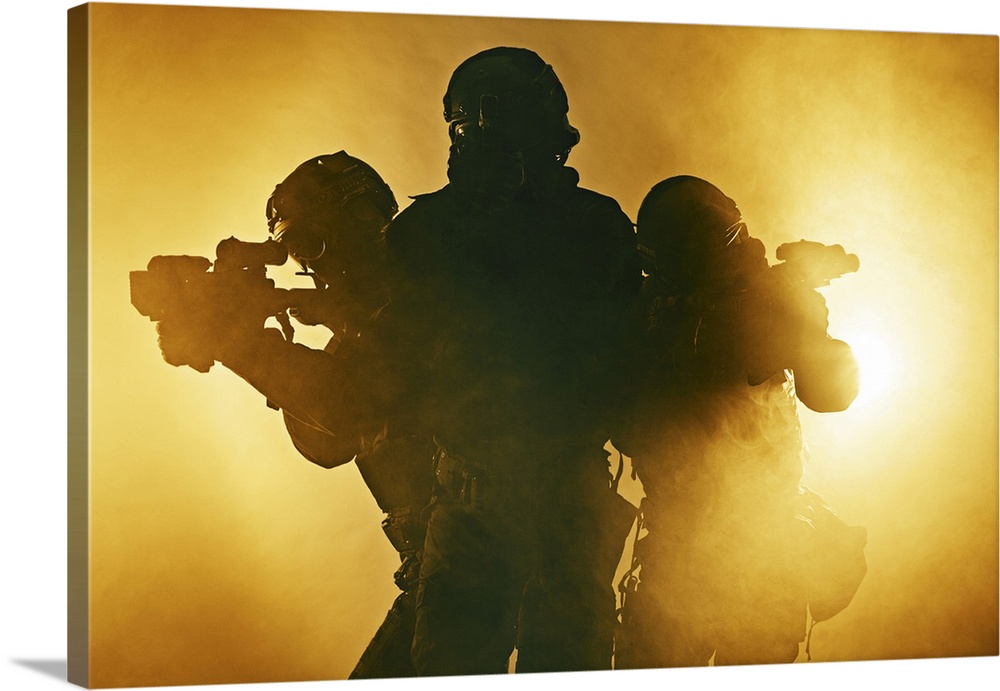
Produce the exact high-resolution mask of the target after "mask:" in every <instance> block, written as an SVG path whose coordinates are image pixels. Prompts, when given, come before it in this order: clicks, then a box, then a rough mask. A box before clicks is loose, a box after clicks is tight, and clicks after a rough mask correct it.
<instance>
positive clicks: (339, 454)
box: [159, 151, 435, 678]
mask: <svg viewBox="0 0 1000 691" xmlns="http://www.w3.org/2000/svg"><path fill="white" fill-rule="evenodd" d="M397 209H398V207H397V204H396V200H395V197H394V196H393V193H392V190H391V189H390V188H389V186H388V185H387V184H386V183H385V182H384V181H383V179H382V178H381V177H380V176H379V175H378V173H377V172H376V171H375V170H374V169H373V168H372V167H371V166H369V165H368V164H367V163H365V162H364V161H362V160H360V159H357V158H354V157H352V156H349V155H348V154H347V153H345V152H343V151H340V152H337V153H334V154H326V155H323V156H317V157H315V158H312V159H309V160H308V161H305V162H304V163H302V164H301V165H299V166H298V167H296V168H295V170H294V171H292V173H291V174H289V175H288V177H286V178H285V179H284V180H283V181H282V182H281V183H280V184H279V185H277V186H276V187H275V190H274V192H273V193H272V195H271V196H270V198H269V199H268V203H267V209H266V211H267V220H268V227H269V229H270V232H271V234H272V236H273V238H274V240H276V241H277V242H278V243H279V244H280V245H281V246H282V247H284V248H285V249H286V250H287V254H288V256H289V257H291V258H292V259H293V260H294V261H295V262H296V263H297V264H298V265H299V266H300V267H301V268H302V269H303V271H304V272H305V273H306V274H308V275H309V276H311V277H312V279H313V281H314V283H315V285H316V288H317V292H316V293H315V295H309V297H310V298H312V299H310V300H308V301H306V302H304V303H303V304H301V305H299V306H298V307H297V309H296V310H295V311H294V316H295V317H296V318H297V319H298V320H299V321H300V322H302V323H304V324H308V325H323V326H325V327H327V328H328V329H329V330H330V331H331V332H332V334H333V336H332V338H331V339H330V341H329V343H328V344H327V346H326V348H325V350H324V351H312V350H309V349H307V348H305V347H304V346H300V345H293V344H291V343H290V342H287V341H284V340H283V339H282V338H281V337H280V336H279V335H277V332H276V331H273V330H269V332H265V331H264V329H263V328H261V327H262V325H261V324H255V323H252V322H248V321H247V320H246V319H245V318H244V317H243V315H242V314H240V312H249V310H247V305H246V304H245V303H244V302H242V301H240V299H239V298H240V297H241V296H239V295H234V296H231V297H232V298H233V300H232V302H233V303H234V304H229V305H221V304H217V305H210V306H208V307H209V309H208V311H206V312H204V313H203V314H200V315H199V314H189V315H186V318H185V320H184V321H165V322H161V323H160V325H159V331H160V333H161V339H160V342H161V347H162V348H163V351H164V356H165V358H166V359H167V360H168V361H170V360H171V359H172V352H171V349H172V347H174V346H173V344H175V343H177V341H176V337H177V334H178V332H179V331H185V330H187V331H190V330H191V329H192V328H197V329H201V333H202V334H203V337H202V338H200V339H199V340H200V341H201V342H202V345H203V346H204V347H205V348H207V350H208V352H209V353H210V355H211V357H213V358H217V359H219V360H222V361H224V362H225V363H226V364H229V365H230V366H231V368H232V369H234V371H236V372H237V373H239V374H243V373H246V372H247V371H248V370H250V369H251V368H249V367H247V366H246V365H245V363H246V362H247V361H249V360H251V359H253V361H254V365H253V368H252V371H253V372H254V378H253V380H252V381H253V382H255V385H256V386H257V388H258V389H259V390H261V391H262V392H263V393H265V395H270V394H271V393H273V392H274V391H276V390H278V391H281V390H283V389H284V388H285V387H287V386H288V385H289V384H296V383H297V384H301V383H303V382H311V381H321V380H320V379H319V378H320V377H322V376H323V373H324V372H326V371H328V370H329V368H330V367H331V366H336V364H338V363H347V362H355V361H357V360H358V359H359V358H361V357H363V356H362V355H361V353H360V351H361V349H362V347H363V346H362V334H363V333H364V332H365V331H366V330H367V328H368V327H369V326H370V325H371V323H372V320H373V319H374V317H375V315H376V314H377V311H378V309H379V308H381V307H383V306H384V305H385V303H386V302H387V300H388V293H387V289H388V286H387V284H386V276H385V271H384V261H383V260H384V257H383V247H382V242H383V237H384V230H385V227H386V225H387V224H388V223H389V221H390V220H391V219H392V217H393V216H394V215H395V214H396V211H397ZM233 312H236V314H233ZM227 314H228V317H227ZM199 321H200V322H201V324H199V323H198V322H199ZM230 358H231V359H230ZM313 366H316V368H315V369H310V368H311V367H313ZM330 393H332V392H328V391H325V390H323V389H322V388H316V389H312V390H311V391H310V392H309V394H308V396H310V397H312V398H311V400H310V399H309V398H308V397H306V396H305V395H304V394H300V395H303V397H304V400H303V401H297V402H298V403H299V404H300V405H303V406H304V405H308V406H309V409H310V410H315V409H322V408H323V407H324V406H325V405H326V403H325V399H326V397H327V396H328V395H330ZM275 407H278V406H275ZM365 410H366V408H364V407H363V406H358V408H357V409H356V410H353V411H344V413H343V417H342V420H343V426H342V428H341V430H342V431H341V433H339V434H335V433H332V431H331V430H330V429H325V428H323V427H322V426H321V425H317V424H316V423H315V421H314V420H313V419H312V418H310V417H308V416H304V417H302V418H298V417H296V416H295V415H294V414H292V413H291V412H289V410H287V409H285V410H283V415H284V420H285V424H286V427H287V429H288V432H289V435H290V436H291V439H292V442H293V443H294V445H295V447H296V448H297V449H298V450H299V451H300V452H301V453H302V455H303V456H305V457H306V458H307V459H309V460H310V461H312V462H314V463H316V464H318V465H321V466H323V467H326V468H333V467H336V466H340V465H343V464H345V463H349V462H351V460H352V459H354V460H355V463H356V465H357V467H358V470H360V472H361V475H362V477H363V479H364V482H365V484H366V485H367V487H368V488H369V490H371V492H372V496H373V497H374V498H375V501H376V503H377V504H378V506H379V508H380V509H382V511H383V512H384V513H385V514H386V517H385V520H384V521H383V524H382V525H383V529H384V531H385V533H386V536H387V537H388V538H389V540H390V542H391V543H392V545H393V547H395V548H396V549H397V551H398V552H399V554H400V560H401V565H400V568H399V569H398V571H397V572H396V574H395V582H396V584H397V585H398V587H399V588H400V590H401V591H402V593H401V594H400V595H399V596H398V597H397V598H396V601H395V602H394V603H393V605H392V608H391V609H390V611H389V612H388V614H387V615H386V619H385V621H384V622H383V623H382V625H381V627H380V628H379V630H378V632H377V633H376V635H375V637H374V638H373V640H372V641H371V643H370V644H369V646H368V648H367V649H366V650H365V652H364V654H363V655H362V657H361V660H360V661H359V662H358V664H357V666H356V667H355V669H354V671H353V672H352V674H351V677H352V678H384V677H401V676H413V675H414V674H415V671H414V669H413V665H412V663H411V661H410V648H411V645H412V641H413V625H414V612H415V596H416V584H417V573H418V571H419V563H420V552H421V550H422V548H423V541H424V532H425V525H424V522H423V520H422V519H421V516H420V512H421V511H422V510H423V508H424V507H425V506H426V505H427V504H428V502H429V501H430V492H431V487H432V485H433V482H434V476H433V467H432V461H433V457H434V448H435V447H434V445H433V443H432V439H431V436H430V434H429V433H426V432H425V433H423V434H421V433H420V431H419V430H417V429H416V427H415V426H414V423H413V417H412V416H409V415H403V414H401V415H398V416H397V417H395V418H394V419H393V420H392V421H391V424H389V421H387V420H384V419H383V418H382V417H380V416H378V415H376V414H374V413H371V414H364V415H361V414H357V415H356V413H359V412H361V411H365ZM352 421H353V422H354V423H356V426H355V427H354V428H351V427H350V425H351V424H352Z"/></svg>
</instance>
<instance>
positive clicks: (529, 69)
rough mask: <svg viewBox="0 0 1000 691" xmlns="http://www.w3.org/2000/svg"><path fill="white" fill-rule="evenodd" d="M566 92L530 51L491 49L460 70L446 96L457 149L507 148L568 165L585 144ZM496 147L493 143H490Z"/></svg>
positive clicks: (535, 54)
mask: <svg viewBox="0 0 1000 691" xmlns="http://www.w3.org/2000/svg"><path fill="white" fill-rule="evenodd" d="M568 111H569V105H568V101H567V99H566V91H565V90H564V89H563V86H562V83H561V82H560V81H559V78H558V77H557V76H556V74H555V72H554V71H553V69H552V66H551V65H549V64H546V62H545V61H544V60H542V58H541V57H539V56H538V54H537V53H535V52H533V51H531V50H528V49H526V48H511V47H506V46H501V47H496V48H490V49H489V50H485V51H482V52H480V53H477V54H475V55H473V56H472V57H470V58H468V59H466V60H465V61H464V62H463V63H462V64H460V65H459V66H458V68H456V69H455V71H454V73H453V74H452V76H451V80H450V81H449V83H448V89H447V92H446V93H445V95H444V118H445V121H446V122H447V123H448V125H449V133H450V136H451V139H452V142H453V143H454V142H455V141H456V140H457V139H461V138H463V137H464V138H472V139H475V140H476V141H477V143H484V142H485V143H488V144H491V145H492V144H493V143H494V142H501V143H502V146H504V147H506V148H507V149H508V151H509V152H510V153H515V152H516V153H521V154H525V155H531V156H540V157H542V158H550V159H551V160H555V161H558V162H565V160H566V158H567V157H568V156H569V151H570V149H572V148H573V147H574V146H576V144H577V143H578V142H579V141H580V133H579V132H578V131H577V129H576V128H575V127H573V126H572V125H570V124H569V118H568V115H567V114H568ZM491 139H492V140H493V141H490V140H491Z"/></svg>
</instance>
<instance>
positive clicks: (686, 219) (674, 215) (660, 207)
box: [636, 175, 750, 293]
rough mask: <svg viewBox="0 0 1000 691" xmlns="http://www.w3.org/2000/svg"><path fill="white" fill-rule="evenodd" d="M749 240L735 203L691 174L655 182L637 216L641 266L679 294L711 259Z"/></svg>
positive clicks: (702, 273)
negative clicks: (642, 260)
mask: <svg viewBox="0 0 1000 691" xmlns="http://www.w3.org/2000/svg"><path fill="white" fill-rule="evenodd" d="M749 239H750V236H749V233H748V231H747V226H746V224H745V223H744V222H743V216H742V214H741V213H740V210H739V208H738V207H737V206H736V202H734V201H733V200H732V199H730V198H729V197H727V196H726V195H725V194H724V193H723V192H722V191H721V190H720V189H719V188H718V187H716V186H715V185H713V184H711V183H710V182H708V181H706V180H703V179H701V178H697V177H694V176H691V175H678V176H675V177H671V178H667V179H666V180H663V181H661V182H659V183H657V184H656V185H654V186H653V188H652V189H651V190H650V191H649V192H648V193H647V194H646V196H645V198H644V199H643V201H642V204H641V205H640V206H639V212H638V214H637V216H636V241H637V243H638V246H639V251H640V254H641V255H642V257H643V259H644V262H645V269H646V271H647V272H648V273H651V274H656V275H657V276H658V277H659V278H660V279H661V280H663V281H664V282H665V283H666V284H668V285H669V286H670V288H672V289H673V290H676V291H677V292H679V293H680V292H687V291H690V290H693V289H694V288H695V287H696V286H698V284H699V283H700V282H701V281H702V280H703V279H704V278H705V273H706V272H707V271H708V267H709V264H710V263H711V261H712V260H713V259H716V258H718V257H720V256H722V255H724V254H727V250H730V249H731V248H733V247H735V246H738V245H741V244H743V243H745V242H747V241H748V240H749Z"/></svg>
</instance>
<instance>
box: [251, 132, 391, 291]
mask: <svg viewBox="0 0 1000 691" xmlns="http://www.w3.org/2000/svg"><path fill="white" fill-rule="evenodd" d="M398 210H399V207H398V205H397V204H396V199H395V197H394V196H393V193H392V190H391V189H390V188H389V186H388V185H387V184H386V183H385V181H384V180H383V179H382V177H381V176H380V175H379V174H378V173H377V172H376V171H375V169H374V168H372V167H371V166H370V165H368V164H367V163H365V162H364V161H362V160H361V159H358V158H355V157H353V156H349V155H348V154H347V153H346V152H344V151H338V152H337V153H333V154H324V155H322V156H316V157H315V158H311V159H309V160H308V161H305V162H304V163H302V164H300V165H299V166H298V167H296V168H295V169H294V170H293V171H292V172H291V173H290V174H289V175H288V177H286V178H285V179H284V180H283V181H282V182H280V183H279V184H278V185H277V186H276V187H275V188H274V192H272V193H271V196H270V197H269V198H268V200H267V207H266V210H265V214H266V216H267V225H268V229H269V231H270V233H271V235H272V237H273V238H274V239H275V240H277V241H278V242H280V243H282V244H284V245H285V246H286V247H287V248H288V254H289V256H291V257H292V259H294V260H295V261H296V262H297V263H298V264H300V265H301V266H302V267H303V268H304V269H306V270H307V271H308V270H309V269H310V268H312V269H314V270H316V269H317V268H319V267H320V266H321V265H322V263H323V262H324V261H325V262H326V263H329V262H330V261H331V260H332V257H331V255H334V254H335V255H337V256H338V258H339V259H338V261H337V264H338V265H342V266H343V267H344V268H343V270H346V268H348V267H350V266H351V265H352V264H353V263H355V262H357V261H358V260H359V259H361V258H367V257H369V256H370V255H371V253H372V251H373V250H374V249H375V247H376V246H377V245H378V244H379V242H380V240H381V236H382V233H383V232H384V230H385V227H386V225H388V223H389V221H390V220H392V218H393V216H395V215H396V212H397V211H398Z"/></svg>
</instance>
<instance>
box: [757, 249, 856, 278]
mask: <svg viewBox="0 0 1000 691" xmlns="http://www.w3.org/2000/svg"><path fill="white" fill-rule="evenodd" d="M774 256H775V257H776V258H777V259H778V260H779V262H780V263H778V264H775V265H773V266H771V267H770V268H769V269H768V272H769V273H771V274H772V275H773V276H774V277H776V278H777V279H778V280H779V281H780V282H782V283H784V284H786V285H798V286H801V287H803V288H809V289H814V288H821V287H823V286H826V285H829V284H830V281H832V280H833V279H835V278H840V277H841V276H843V275H844V274H849V273H854V272H855V271H857V270H858V267H859V266H860V262H859V261H858V255H856V254H848V253H847V252H846V251H844V248H843V247H841V246H840V245H824V244H823V243H821V242H813V241H811V240H799V241H797V242H789V243H785V244H784V245H779V246H778V248H777V249H776V250H775V252H774Z"/></svg>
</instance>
